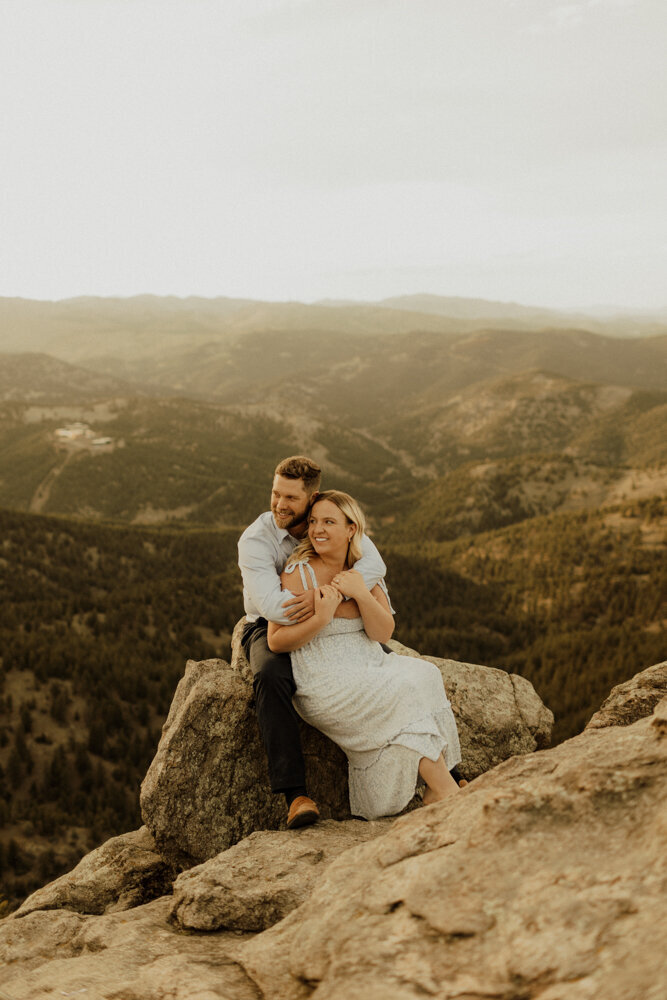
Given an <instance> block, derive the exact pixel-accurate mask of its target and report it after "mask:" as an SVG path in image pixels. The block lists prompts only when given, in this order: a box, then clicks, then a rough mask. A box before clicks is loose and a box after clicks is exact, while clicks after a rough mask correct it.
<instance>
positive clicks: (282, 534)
mask: <svg viewBox="0 0 667 1000" xmlns="http://www.w3.org/2000/svg"><path fill="white" fill-rule="evenodd" d="M269 517H270V518H271V528H272V530H273V533H274V534H275V536H276V538H277V539H278V541H279V542H284V541H285V539H286V538H293V537H294V536H293V535H290V533H289V531H288V530H287V528H279V527H278V525H277V524H276V519H275V517H274V516H273V513H272V512H271V511H269ZM294 540H295V541H296V539H294Z"/></svg>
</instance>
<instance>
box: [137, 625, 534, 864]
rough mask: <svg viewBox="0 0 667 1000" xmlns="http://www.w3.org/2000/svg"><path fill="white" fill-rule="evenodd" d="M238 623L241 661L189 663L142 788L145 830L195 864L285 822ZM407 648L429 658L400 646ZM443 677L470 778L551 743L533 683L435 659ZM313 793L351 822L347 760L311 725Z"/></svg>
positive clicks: (180, 859)
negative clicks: (273, 789)
mask: <svg viewBox="0 0 667 1000" xmlns="http://www.w3.org/2000/svg"><path fill="white" fill-rule="evenodd" d="M241 626H242V623H239V625H237V627H236V629H235V632H234V637H233V642H232V650H233V655H232V663H231V665H229V664H227V663H226V662H225V661H224V660H203V661H201V662H198V663H197V662H195V661H192V660H190V661H188V664H187V666H186V672H185V676H184V678H183V679H182V680H181V682H180V684H179V685H178V688H177V690H176V694H175V696H174V701H173V703H172V706H171V709H170V712H169V716H168V718H167V721H166V722H165V725H164V727H163V731H162V739H161V741H160V745H159V747H158V751H157V754H156V757H155V759H154V760H153V763H152V764H151V766H150V769H149V771H148V774H147V775H146V778H145V780H144V783H143V785H142V791H141V809H142V816H143V819H144V822H145V824H146V825H147V827H148V828H149V829H150V831H151V832H152V834H153V836H154V837H155V841H156V843H157V845H158V848H159V850H160V851H161V852H162V854H163V855H164V856H165V857H166V858H167V859H168V860H169V861H171V862H173V863H175V864H177V865H180V866H182V867H189V866H191V865H192V864H195V863H197V862H201V861H205V860H207V859H209V858H212V857H214V856H215V855H216V854H218V853H219V852H220V851H223V850H225V849H226V848H228V847H230V846H231V845H232V844H235V843H237V842H238V841H239V840H241V839H242V838H243V837H245V836H247V835H248V834H250V833H252V832H254V831H255V830H275V829H278V828H279V827H281V826H282V825H284V820H285V806H284V800H283V799H282V796H275V795H273V794H272V793H271V791H270V788H269V783H268V775H267V769H266V758H265V754H264V748H263V745H262V742H261V738H260V736H259V731H258V727H257V720H256V716H255V710H254V705H253V695H252V684H251V675H250V668H249V666H248V663H247V661H246V659H245V657H244V655H243V652H242V650H241V647H240V629H241ZM392 646H393V648H394V649H395V650H396V651H397V652H404V653H410V654H411V655H419V654H417V653H413V651H411V650H407V649H406V647H404V646H401V645H400V643H396V642H394V643H392ZM426 659H430V660H431V662H433V663H435V664H436V665H437V666H438V667H439V669H440V671H441V673H442V675H443V679H444V682H445V686H446V689H447V693H448V695H449V698H450V700H451V702H452V707H453V710H454V714H455V715H456V717H457V722H458V726H459V735H460V738H461V746H462V751H463V764H462V766H461V771H462V773H463V774H464V775H465V776H466V777H467V778H474V777H476V776H477V775H479V774H481V773H483V772H484V771H487V770H488V769H489V768H490V767H493V766H494V765H495V764H497V763H498V762H499V761H501V760H504V759H506V758H507V757H508V756H511V755H512V754H521V753H530V752H532V751H533V750H535V749H536V748H539V747H542V746H545V745H547V744H548V742H549V738H550V734H551V726H552V724H553V716H552V714H551V712H550V711H549V710H548V709H547V708H545V706H544V705H543V704H542V702H541V701H540V699H539V697H538V696H537V694H536V693H535V690H534V689H533V687H532V685H531V684H530V683H529V682H528V681H526V680H525V679H524V678H522V677H518V676H516V675H514V674H507V673H505V671H502V670H494V669H492V668H490V667H483V666H477V665H474V664H468V663H457V662H455V661H453V660H440V659H437V658H433V657H426ZM301 736H302V743H303V749H304V756H305V760H306V774H307V781H308V789H309V792H310V794H311V795H313V797H314V798H315V799H316V800H317V802H318V804H319V806H320V810H321V813H322V816H323V817H324V818H332V819H337V820H343V819H349V818H350V811H349V803H348V789H347V762H346V759H345V755H344V754H343V753H342V752H341V751H340V750H339V749H338V747H336V746H335V745H334V744H333V743H331V742H330V740H328V739H327V738H326V737H325V736H323V735H322V734H321V733H319V732H317V731H316V730H314V729H312V728H311V727H310V726H307V725H306V724H305V723H302V724H301Z"/></svg>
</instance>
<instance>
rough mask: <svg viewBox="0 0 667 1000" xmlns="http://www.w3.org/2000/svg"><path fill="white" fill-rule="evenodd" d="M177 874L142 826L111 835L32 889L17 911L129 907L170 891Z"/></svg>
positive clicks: (18, 913) (102, 910)
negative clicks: (67, 868) (71, 865)
mask: <svg viewBox="0 0 667 1000" xmlns="http://www.w3.org/2000/svg"><path fill="white" fill-rule="evenodd" d="M174 874H175V873H174V870H173V868H172V867H171V866H170V865H168V864H167V863H166V862H165V860H164V858H163V857H162V856H161V855H160V854H158V853H157V852H156V850H155V841H154V840H153V838H152V837H151V835H150V833H149V832H148V830H147V829H146V827H145V826H142V827H141V829H139V830H133V831H132V833H124V834H123V835H122V836H120V837H112V838H111V840H107V842H106V843H105V844H102V846H101V847H98V848H96V849H95V850H94V851H91V852H90V854H87V855H86V856H85V857H84V858H82V859H81V861H80V862H79V864H78V865H77V866H76V868H73V869H72V871H71V872H68V873H67V874H66V875H61V876H60V878H57V879H56V880H55V881H54V882H50V883H49V884H48V885H46V886H44V888H43V889H38V890H37V892H33V894H32V895H31V896H28V898H27V899H26V900H25V902H23V903H22V904H21V906H20V907H19V908H18V910H16V913H15V916H17V917H24V916H26V915H27V914H28V913H32V912H33V911H35V910H59V909H65V910H74V911H75V912H77V913H96V914H100V913H109V912H111V911H113V910H129V909H131V908H133V907H135V906H139V905H141V904H142V903H148V902H149V901H150V900H151V899H157V898H158V897H159V896H163V895H164V894H165V893H166V892H170V890H171V884H172V882H173V880H174Z"/></svg>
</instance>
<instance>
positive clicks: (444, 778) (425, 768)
mask: <svg viewBox="0 0 667 1000" xmlns="http://www.w3.org/2000/svg"><path fill="white" fill-rule="evenodd" d="M419 773H420V775H421V776H422V778H423V779H424V781H425V782H426V791H425V792H424V799H423V801H424V805H425V806H428V805H430V804H431V803H432V802H440V801H441V800H442V799H446V798H447V796H448V795H452V794H453V793H454V792H458V790H459V786H458V785H457V783H456V782H455V781H454V779H453V778H452V776H451V774H450V773H449V771H448V770H447V765H446V764H445V761H444V759H443V756H442V754H440V756H439V757H438V759H437V760H429V759H428V757H422V759H421V760H420V761H419Z"/></svg>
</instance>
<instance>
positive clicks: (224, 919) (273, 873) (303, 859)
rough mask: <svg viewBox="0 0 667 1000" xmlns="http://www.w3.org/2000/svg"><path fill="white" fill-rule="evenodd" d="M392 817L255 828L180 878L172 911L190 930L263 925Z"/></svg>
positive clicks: (304, 895) (274, 919)
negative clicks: (297, 827) (296, 828)
mask: <svg viewBox="0 0 667 1000" xmlns="http://www.w3.org/2000/svg"><path fill="white" fill-rule="evenodd" d="M390 822H391V821H390V820H380V821H376V822H373V823H365V822H363V820H354V819H351V820H347V821H346V822H342V823H336V822H335V821H334V820H324V821H323V822H320V823H318V824H317V825H316V826H311V827H304V828H303V829H301V830H299V831H295V832H294V833H292V832H290V831H288V830H285V831H282V830H277V831H268V830H267V831H262V832H258V833H251V834H250V836H249V837H246V838H245V840H242V841H240V842H239V843H238V844H235V845H234V847H230V848H229V849H228V850H227V851H223V852H222V853H221V854H218V856H217V857H215V858H212V859H211V860H210V861H206V862H205V863H204V864H202V865H198V866H197V867H196V868H191V869H190V870H189V871H187V872H183V874H182V875H179V877H178V878H177V879H176V882H175V883H174V895H173V903H172V908H171V917H172V919H174V920H175V921H176V922H177V923H178V924H180V926H181V927H183V928H184V929H185V930H200V931H217V930H220V929H225V930H241V931H263V930H265V929H266V928H267V927H271V925H272V924H275V923H277V922H278V921H279V920H282V918H283V917H285V916H287V914H288V913H290V912H291V911H292V910H294V909H296V907H297V906H300V905H301V903H303V902H304V901H305V900H306V899H307V898H308V896H309V895H310V893H311V891H312V888H313V885H314V884H315V882H316V881H317V880H318V879H319V878H320V877H321V875H322V872H323V871H324V870H325V869H326V868H327V867H328V866H329V865H330V864H331V862H332V861H333V860H334V858H337V857H338V855H339V854H342V853H343V851H347V850H349V849H350V848H351V847H354V846H355V845H357V844H361V843H365V842H366V841H367V840H372V839H373V838H375V837H378V836H379V835H380V834H381V833H385V832H386V830H387V829H388V827H389V824H390Z"/></svg>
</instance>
